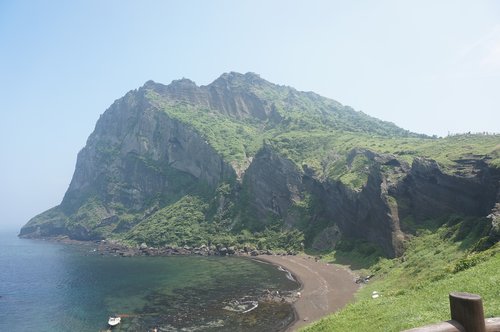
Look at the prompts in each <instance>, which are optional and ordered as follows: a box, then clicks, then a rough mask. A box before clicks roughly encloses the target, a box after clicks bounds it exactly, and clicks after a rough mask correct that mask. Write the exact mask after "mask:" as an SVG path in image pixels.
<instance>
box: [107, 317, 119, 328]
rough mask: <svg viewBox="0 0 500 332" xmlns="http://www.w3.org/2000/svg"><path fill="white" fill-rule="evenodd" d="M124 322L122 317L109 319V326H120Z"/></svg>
mask: <svg viewBox="0 0 500 332" xmlns="http://www.w3.org/2000/svg"><path fill="white" fill-rule="evenodd" d="M121 321H122V318H121V317H118V316H117V317H113V316H112V317H109V319H108V325H109V326H116V325H118V324H120V322H121Z"/></svg>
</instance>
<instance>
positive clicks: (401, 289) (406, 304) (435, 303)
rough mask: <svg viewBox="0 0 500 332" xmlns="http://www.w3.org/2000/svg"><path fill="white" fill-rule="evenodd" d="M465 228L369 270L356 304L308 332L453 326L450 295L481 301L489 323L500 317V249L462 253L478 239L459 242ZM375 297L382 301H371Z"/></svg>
mask: <svg viewBox="0 0 500 332" xmlns="http://www.w3.org/2000/svg"><path fill="white" fill-rule="evenodd" d="M464 222H466V221H464ZM461 227H462V224H458V225H454V226H450V225H445V226H443V227H441V228H439V229H438V230H437V231H436V232H430V231H424V232H423V233H422V234H421V235H420V236H418V237H414V238H413V239H412V240H411V241H410V242H409V244H408V248H407V250H406V253H405V255H404V256H403V257H401V258H397V259H392V260H389V259H381V260H380V261H379V262H378V263H377V264H375V265H373V266H372V267H371V271H372V273H374V274H375V278H374V280H373V281H372V282H370V283H369V284H367V285H366V286H364V287H363V288H362V289H361V290H360V291H359V292H358V293H357V294H356V301H355V302H354V303H352V304H350V305H348V306H347V307H346V308H344V309H343V310H341V311H340V312H338V313H336V314H333V315H331V316H329V317H326V318H324V319H322V320H320V321H319V322H317V323H315V324H313V325H311V326H308V327H306V328H305V329H304V331H310V332H312V331H400V330H404V329H409V328H413V327H418V326H423V325H427V324H432V323H437V322H440V321H445V320H449V319H450V312H449V302H448V294H449V293H450V292H454V291H461V292H469V293H475V294H479V295H481V297H482V298H483V305H484V310H485V317H495V316H500V287H499V285H500V274H499V273H498V271H500V255H499V253H500V244H499V243H497V244H495V245H494V246H493V247H491V248H489V249H488V250H486V251H482V252H474V251H472V250H471V249H466V248H463V244H464V243H469V245H468V247H469V248H473V242H474V241H472V239H473V238H475V239H477V234H473V233H474V232H472V233H470V234H469V235H468V236H466V237H465V238H463V239H461V240H458V239H459V238H460V237H461V235H460V234H459V233H460V228H461ZM373 291H378V292H379V293H380V294H381V295H380V297H379V298H377V299H372V298H371V294H372V292H373Z"/></svg>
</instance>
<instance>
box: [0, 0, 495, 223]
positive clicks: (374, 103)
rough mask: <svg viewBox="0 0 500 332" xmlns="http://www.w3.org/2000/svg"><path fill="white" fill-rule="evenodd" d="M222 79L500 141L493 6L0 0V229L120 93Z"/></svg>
mask: <svg viewBox="0 0 500 332" xmlns="http://www.w3.org/2000/svg"><path fill="white" fill-rule="evenodd" d="M228 71H238V72H243V73H244V72H248V71H252V72H256V73H258V74H260V75H261V76H262V77H263V78H265V79H267V80H269V81H271V82H274V83H278V84H285V85H290V86H293V87H295V88H297V89H299V90H306V91H315V92H317V93H319V94H321V95H324V96H326V97H330V98H333V99H335V100H337V101H339V102H341V103H343V104H347V105H350V106H352V107H354V108H355V109H357V110H362V111H363V112H365V113H367V114H370V115H372V116H375V117H378V118H380V119H383V120H388V121H392V122H394V123H396V124H397V125H399V126H401V127H403V128H406V129H409V130H412V131H415V132H420V133H426V134H430V135H432V134H436V135H439V136H445V135H446V134H447V133H448V132H452V133H456V132H467V131H473V132H476V131H490V132H500V111H499V106H498V105H500V93H499V92H498V91H499V87H500V2H498V1H494V0H492V1H481V0H477V1H456V0H448V1H446V0H441V1H427V0H414V1H410V0H408V1H398V0H393V1H368V0H367V1H290V0H288V1H270V0H254V1H245V0H242V1H219V0H214V1H180V0H179V1H127V0H116V1H111V0H95V1H92V0H88V1H36V0H33V1H23V0H11V1H10V0H0V112H1V113H0V115H1V121H0V144H1V145H0V148H1V151H2V159H1V163H0V176H1V178H0V180H1V182H2V186H1V189H0V190H1V191H0V210H1V211H2V215H1V216H0V228H2V227H9V226H11V227H18V226H19V225H21V224H23V223H25V222H26V221H27V220H28V219H29V218H30V217H32V216H33V215H35V214H37V213H39V212H42V211H43V210H45V209H47V208H50V207H52V206H54V205H57V204H58V203H59V202H60V201H61V199H62V197H63V195H64V192H65V190H66V189H67V187H68V185H69V182H70V180H71V176H72V174H73V171H74V165H75V162H76V155H77V152H78V151H79V150H80V149H81V148H82V147H83V146H84V145H85V141H86V139H87V137H88V135H89V134H90V133H91V132H92V130H93V128H94V125H95V122H96V121H97V119H98V117H99V115H100V114H102V113H103V112H104V111H105V110H106V108H107V107H108V106H109V105H110V104H111V103H112V102H113V101H114V100H115V99H118V98H120V97H121V96H122V95H123V94H125V93H126V92H127V91H128V90H131V89H135V88H137V87H139V86H141V85H142V84H143V83H144V82H145V81H147V80H149V79H153V80H155V81H157V82H162V83H169V82H170V81H172V80H174V79H179V78H182V77H187V78H190V79H192V80H194V81H195V82H196V83H197V84H199V85H204V84H208V83H210V82H211V81H213V80H215V79H216V78H217V77H218V76H220V75H221V74H222V73H223V72H228Z"/></svg>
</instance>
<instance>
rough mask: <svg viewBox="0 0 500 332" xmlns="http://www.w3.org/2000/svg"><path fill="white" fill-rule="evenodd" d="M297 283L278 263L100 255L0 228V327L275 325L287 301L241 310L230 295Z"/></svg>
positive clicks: (288, 317)
mask: <svg viewBox="0 0 500 332" xmlns="http://www.w3.org/2000/svg"><path fill="white" fill-rule="evenodd" d="M296 288H297V284H296V283H295V282H292V281H290V280H288V279H287V278H286V274H285V273H283V272H281V271H279V270H277V269H276V267H275V266H272V265H268V264H262V263H258V262H255V261H253V260H250V259H243V258H236V257H212V258H203V257H133V258H122V257H113V256H101V255H98V254H96V253H95V252H94V251H93V247H92V246H91V245H63V244H58V243H51V242H47V241H40V240H25V239H18V238H17V237H16V234H15V233H14V232H3V233H0V331H12V330H18V331H99V330H103V329H105V328H106V322H107V319H108V316H110V315H112V314H114V313H117V314H127V315H129V317H126V318H124V319H123V323H122V324H121V326H120V327H119V328H118V329H116V330H118V331H147V330H149V329H151V328H153V327H154V326H158V327H159V328H160V331H176V330H179V329H181V328H184V329H185V330H187V331H196V330H200V329H201V330H204V331H207V330H208V331H210V330H213V331H234V330H239V331H263V330H266V331H272V330H280V329H282V328H283V327H285V326H286V325H287V324H288V323H289V322H291V321H292V320H293V310H292V308H291V306H290V305H288V304H266V303H260V304H259V307H258V308H257V309H255V310H253V311H251V312H249V313H246V314H242V313H237V312H231V311H227V310H225V309H223V307H224V306H225V305H227V303H228V302H229V301H231V300H241V299H242V298H243V297H245V296H249V298H248V299H256V298H257V296H258V295H260V294H261V293H262V291H263V290H265V289H269V290H293V289H296Z"/></svg>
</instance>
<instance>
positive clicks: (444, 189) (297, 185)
mask: <svg viewBox="0 0 500 332" xmlns="http://www.w3.org/2000/svg"><path fill="white" fill-rule="evenodd" d="M358 154H363V155H364V156H366V157H367V158H368V159H369V160H370V161H371V166H370V170H369V175H368V180H367V182H366V184H365V185H364V186H363V187H362V188H361V189H360V190H355V189H353V188H350V187H349V186H346V185H345V184H343V183H341V182H340V181H329V180H324V179H318V178H316V177H315V176H314V174H313V172H311V171H308V170H307V169H306V170H305V171H303V172H301V171H299V170H298V169H297V167H296V166H295V165H294V164H293V163H291V162H290V161H289V160H287V159H285V158H282V157H281V156H279V155H277V154H276V153H275V152H273V151H272V150H271V149H270V148H268V147H267V148H264V149H263V150H262V151H261V152H259V154H258V155H257V157H256V158H255V160H254V162H253V163H252V164H251V165H250V167H249V168H248V171H247V173H246V177H245V181H246V182H245V183H246V185H247V188H248V190H250V191H251V193H252V194H251V195H249V197H250V199H251V201H250V202H249V204H250V205H251V207H252V210H253V211H255V213H256V215H257V216H258V218H260V219H261V220H269V218H270V215H274V216H276V217H279V218H282V219H283V220H284V221H285V223H286V224H287V225H290V226H292V227H293V226H297V221H296V220H294V217H295V215H294V214H292V213H289V211H290V208H291V207H292V206H293V204H294V203H295V202H300V201H301V200H302V199H303V198H304V193H309V194H310V195H312V196H313V198H314V199H315V200H316V202H317V204H315V207H314V210H311V211H310V215H309V216H308V218H309V220H308V223H309V224H311V223H314V222H316V220H317V219H319V218H321V219H323V220H329V221H331V222H330V223H327V224H326V225H325V228H324V232H326V233H324V234H322V233H320V234H319V235H318V236H317V237H316V239H315V241H314V243H316V245H317V246H320V247H321V249H326V248H324V246H322V245H321V244H322V243H325V241H326V242H328V241H329V240H328V238H331V239H333V238H335V239H337V238H339V237H341V236H347V237H351V238H359V239H365V240H368V241H370V242H372V243H376V244H378V245H379V246H380V247H381V248H382V249H383V250H384V252H385V253H386V254H387V255H389V256H398V255H401V254H402V253H403V250H404V248H403V241H404V239H405V232H403V230H404V229H403V230H402V229H401V225H400V219H403V218H405V217H408V216H412V217H413V218H414V219H415V221H416V223H417V224H418V222H422V221H424V220H426V219H429V218H438V217H445V216H449V215H451V214H459V215H467V216H477V217H484V216H487V215H488V214H490V213H491V214H490V218H491V219H492V223H494V224H495V223H496V224H495V225H498V220H499V218H498V211H497V210H498V209H497V210H495V209H494V207H495V206H496V205H495V203H496V201H498V198H497V192H498V190H499V188H500V186H499V182H500V177H499V174H498V172H497V171H494V170H491V169H489V168H488V167H487V166H486V164H484V163H478V165H479V168H478V170H477V172H475V174H476V175H475V176H473V177H471V176H468V177H462V176H457V175H449V174H445V173H443V172H442V171H441V170H440V169H439V166H438V165H437V163H436V162H435V161H433V160H427V159H422V158H417V159H415V161H414V162H413V164H412V166H411V167H410V166H409V165H407V164H404V162H400V161H398V160H397V159H395V158H394V157H393V156H390V155H380V154H376V153H374V152H371V151H367V150H360V149H356V150H353V151H351V154H350V155H351V158H354V156H355V155H358ZM468 174H470V173H468ZM497 205H498V203H497ZM492 209H493V210H492ZM497 227H498V226H497ZM327 230H330V231H327ZM331 230H335V236H327V235H328V234H329V233H328V232H330V233H332V231H331ZM327 233H328V234H327ZM331 239H330V240H331ZM330 242H332V241H330ZM333 242H335V241H333Z"/></svg>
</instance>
